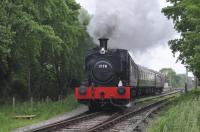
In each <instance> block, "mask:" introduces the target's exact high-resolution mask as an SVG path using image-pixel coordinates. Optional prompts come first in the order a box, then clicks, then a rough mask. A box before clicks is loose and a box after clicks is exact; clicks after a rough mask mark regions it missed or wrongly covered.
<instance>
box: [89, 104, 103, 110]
mask: <svg viewBox="0 0 200 132" xmlns="http://www.w3.org/2000/svg"><path fill="white" fill-rule="evenodd" d="M88 108H89V111H90V112H96V111H99V110H100V109H101V108H100V107H99V106H98V105H94V104H90V105H89V106H88Z"/></svg>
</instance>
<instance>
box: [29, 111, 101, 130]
mask: <svg viewBox="0 0 200 132" xmlns="http://www.w3.org/2000/svg"><path fill="white" fill-rule="evenodd" d="M100 114H102V112H95V113H91V114H86V115H85V114H80V115H77V116H75V117H72V118H69V119H66V120H64V121H60V122H56V123H53V124H49V125H45V126H42V127H38V128H35V129H32V130H29V132H49V131H53V130H56V129H59V128H62V127H64V126H65V125H69V124H71V123H74V122H80V121H82V120H86V119H90V118H93V117H95V116H98V115H100Z"/></svg>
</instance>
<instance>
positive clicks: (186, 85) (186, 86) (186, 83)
mask: <svg viewBox="0 0 200 132" xmlns="http://www.w3.org/2000/svg"><path fill="white" fill-rule="evenodd" d="M185 68H186V82H185V93H187V88H188V66H185Z"/></svg>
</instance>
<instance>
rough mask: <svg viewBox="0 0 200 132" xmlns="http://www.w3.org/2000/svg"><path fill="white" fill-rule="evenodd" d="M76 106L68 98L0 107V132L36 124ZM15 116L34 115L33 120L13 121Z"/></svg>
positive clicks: (71, 99) (72, 100)
mask: <svg viewBox="0 0 200 132" xmlns="http://www.w3.org/2000/svg"><path fill="white" fill-rule="evenodd" d="M77 106H78V102H77V101H76V100H75V99H74V98H73V96H68V97H67V98H65V99H64V100H59V101H53V102H52V101H50V100H49V101H47V100H45V101H37V102H33V103H32V102H24V103H18V104H16V106H15V108H14V109H13V107H12V105H9V104H5V105H1V106H0V132H10V131H11V130H13V129H15V128H19V127H23V126H26V125H29V124H33V123H37V122H40V121H43V120H46V119H49V118H52V117H54V116H56V115H59V114H63V113H65V112H68V111H71V110H73V109H75V108H76V107H77ZM16 114H17V115H32V114H33V115H35V117H34V118H33V119H22V118H21V119H15V118H14V117H15V116H16Z"/></svg>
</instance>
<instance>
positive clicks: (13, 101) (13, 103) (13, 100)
mask: <svg viewBox="0 0 200 132" xmlns="http://www.w3.org/2000/svg"><path fill="white" fill-rule="evenodd" d="M12 109H13V113H15V97H13V98H12Z"/></svg>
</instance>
